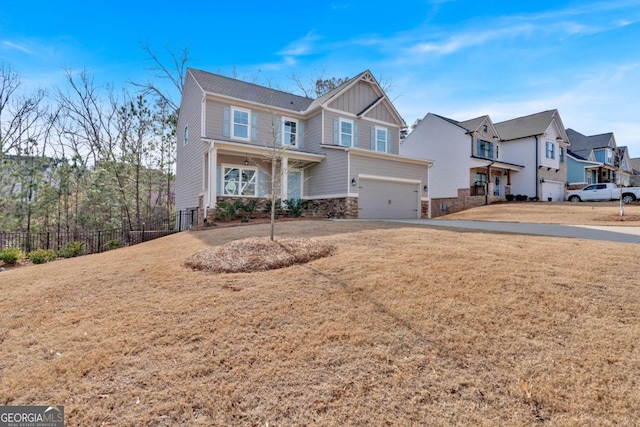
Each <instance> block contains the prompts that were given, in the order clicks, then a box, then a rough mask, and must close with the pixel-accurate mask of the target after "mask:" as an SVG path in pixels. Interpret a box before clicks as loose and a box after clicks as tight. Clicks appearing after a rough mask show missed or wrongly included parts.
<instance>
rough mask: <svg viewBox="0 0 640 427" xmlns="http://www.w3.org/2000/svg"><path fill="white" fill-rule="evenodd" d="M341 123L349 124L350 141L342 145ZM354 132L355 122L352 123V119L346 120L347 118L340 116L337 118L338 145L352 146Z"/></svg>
mask: <svg viewBox="0 0 640 427" xmlns="http://www.w3.org/2000/svg"><path fill="white" fill-rule="evenodd" d="M342 123H349V124H350V125H351V134H350V135H351V143H350V144H349V145H344V144H343V143H342V135H343V133H342ZM354 132H355V124H354V123H353V120H347V119H343V118H342V117H340V119H339V120H338V145H340V146H342V147H353V140H354V138H355V135H354ZM344 135H348V134H346V133H345V134H344Z"/></svg>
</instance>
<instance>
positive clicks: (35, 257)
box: [27, 249, 58, 264]
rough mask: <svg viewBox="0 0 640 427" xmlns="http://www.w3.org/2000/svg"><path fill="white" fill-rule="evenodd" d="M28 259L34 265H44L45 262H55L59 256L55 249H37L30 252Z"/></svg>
mask: <svg viewBox="0 0 640 427" xmlns="http://www.w3.org/2000/svg"><path fill="white" fill-rule="evenodd" d="M27 258H29V260H30V261H31V262H32V263H34V264H44V263H45V262H49V261H55V260H56V259H57V258H58V256H57V255H56V251H54V250H53V249H37V250H35V251H31V252H29V255H27Z"/></svg>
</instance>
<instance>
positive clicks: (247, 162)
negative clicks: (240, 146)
mask: <svg viewBox="0 0 640 427" xmlns="http://www.w3.org/2000/svg"><path fill="white" fill-rule="evenodd" d="M244 165H245V166H249V158H248V157H247V156H244Z"/></svg>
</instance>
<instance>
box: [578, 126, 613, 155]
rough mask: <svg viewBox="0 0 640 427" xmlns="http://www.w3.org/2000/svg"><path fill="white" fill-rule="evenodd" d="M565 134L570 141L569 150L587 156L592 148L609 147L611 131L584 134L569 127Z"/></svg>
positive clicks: (611, 136)
mask: <svg viewBox="0 0 640 427" xmlns="http://www.w3.org/2000/svg"><path fill="white" fill-rule="evenodd" d="M567 136H568V137H569V141H570V142H571V151H573V152H574V153H577V154H579V155H581V156H582V157H589V154H590V153H591V151H592V150H595V149H598V148H606V147H609V142H610V141H611V138H613V133H612V132H609V133H602V134H599V135H591V136H586V135H583V134H581V133H580V132H578V131H575V130H573V129H570V128H569V129H567Z"/></svg>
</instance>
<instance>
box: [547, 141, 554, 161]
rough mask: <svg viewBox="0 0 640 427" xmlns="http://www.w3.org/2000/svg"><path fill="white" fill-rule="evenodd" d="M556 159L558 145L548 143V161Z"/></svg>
mask: <svg viewBox="0 0 640 427" xmlns="http://www.w3.org/2000/svg"><path fill="white" fill-rule="evenodd" d="M555 158H556V144H554V143H553V142H549V141H547V159H555Z"/></svg>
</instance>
